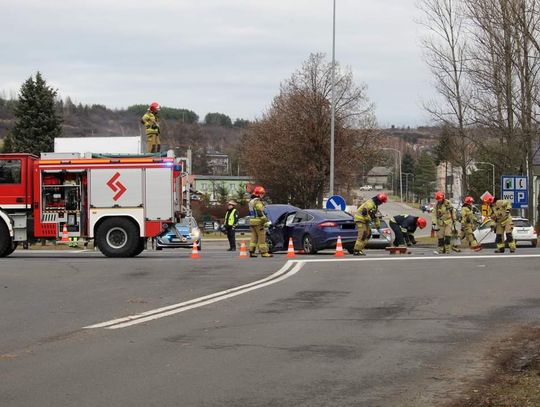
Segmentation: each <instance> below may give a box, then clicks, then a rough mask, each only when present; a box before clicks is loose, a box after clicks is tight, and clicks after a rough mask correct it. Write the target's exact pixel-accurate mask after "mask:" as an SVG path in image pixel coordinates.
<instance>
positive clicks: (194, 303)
mask: <svg viewBox="0 0 540 407" xmlns="http://www.w3.org/2000/svg"><path fill="white" fill-rule="evenodd" d="M538 257H540V254H512V255H466V256H463V255H461V256H458V255H454V256H422V257H411V256H397V257H377V258H369V257H363V258H360V259H357V258H353V259H336V258H329V259H313V260H288V261H287V262H286V263H285V264H284V265H283V267H281V268H280V269H279V270H278V271H276V272H275V273H274V274H272V275H270V276H268V277H266V278H263V279H261V280H257V281H254V282H252V283H249V284H245V285H241V286H238V287H234V288H231V289H229V290H225V291H220V292H217V293H213V294H209V295H206V296H203V297H199V298H195V299H193V300H189V301H184V302H180V303H177V304H173V305H169V306H166V307H162V308H157V309H154V310H150V311H146V312H143V313H140V314H135V315H130V316H127V317H124V318H117V319H113V320H110V321H105V322H101V323H98V324H94V325H88V326H85V327H83V329H96V328H105V329H121V328H126V327H129V326H133V325H137V324H142V323H144V322H148V321H152V320H155V319H159V318H163V317H167V316H169V315H174V314H178V313H180V312H185V311H189V310H192V309H195V308H200V307H203V306H205V305H208V304H213V303H215V302H219V301H223V300H226V299H228V298H232V297H236V296H238V295H241V294H245V293H248V292H250V291H254V290H258V289H259V288H263V287H267V286H269V285H272V284H276V283H279V282H280V281H283V280H285V279H287V278H289V277H291V276H293V275H295V274H296V273H298V272H299V271H300V270H301V269H302V267H303V266H304V264H306V263H329V262H366V261H367V262H371V261H408V260H431V261H433V260H464V259H501V258H502V259H507V260H512V259H523V258H538ZM291 266H293V267H292V268H291Z"/></svg>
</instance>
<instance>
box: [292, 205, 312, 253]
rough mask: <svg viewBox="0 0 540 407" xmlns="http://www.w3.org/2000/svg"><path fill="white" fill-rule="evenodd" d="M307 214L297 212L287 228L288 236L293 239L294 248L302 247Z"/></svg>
mask: <svg viewBox="0 0 540 407" xmlns="http://www.w3.org/2000/svg"><path fill="white" fill-rule="evenodd" d="M307 219H308V214H307V213H306V212H304V211H298V212H296V213H295V215H294V218H293V219H292V222H291V224H290V227H289V236H291V237H292V238H293V242H294V247H295V248H300V247H302V237H304V234H305V231H306V221H307Z"/></svg>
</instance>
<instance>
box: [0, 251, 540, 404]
mask: <svg viewBox="0 0 540 407" xmlns="http://www.w3.org/2000/svg"><path fill="white" fill-rule="evenodd" d="M224 249H225V243H224V242H220V243H205V250H204V251H203V252H202V253H201V255H202V258H200V259H190V258H189V250H183V251H164V252H144V253H143V255H142V256H141V257H140V258H135V259H107V258H104V257H103V256H101V255H100V254H99V253H96V252H84V251H80V252H71V253H70V254H68V253H65V252H61V253H58V252H38V251H36V252H20V251H17V252H15V254H14V255H13V256H12V257H9V258H5V259H0V405H1V406H2V407H12V406H24V407H28V406H51V407H52V406H54V407H59V406H78V407H85V406H130V407H131V406H145V407H148V406H160V407H164V406H205V407H213V406H310V407H312V406H353V405H354V406H422V405H426V406H429V405H441V400H446V398H447V396H448V391H449V389H452V388H453V386H456V385H458V384H459V381H460V379H461V378H462V377H463V375H469V374H472V373H473V372H474V369H475V368H476V367H477V366H478V364H479V363H481V355H482V350H483V349H484V346H485V344H486V343H487V342H486V341H488V340H489V338H491V337H492V336H493V335H495V334H498V333H500V332H501V331H502V332H504V330H505V329H508V328H509V327H510V326H513V325H515V324H522V323H538V322H539V319H540V312H539V311H540V298H539V294H538V293H539V292H540V279H539V278H538V274H539V272H540V267H539V266H538V264H539V259H540V251H538V250H537V249H525V248H523V249H519V250H518V252H517V253H516V254H513V255H510V254H505V255H495V254H493V253H492V251H491V250H486V251H484V252H481V253H480V254H469V253H465V254H461V255H459V256H458V255H453V256H438V257H437V256H435V255H433V254H432V252H431V251H430V250H429V249H422V248H415V249H413V254H411V255H403V256H397V257H396V256H390V255H387V254H386V252H384V251H375V250H371V251H368V256H367V257H365V258H360V259H357V258H353V257H351V256H346V257H345V258H343V259H337V258H335V257H334V256H333V255H332V253H331V252H327V253H324V252H323V253H321V254H318V255H315V256H297V257H296V258H294V259H292V260H291V261H287V260H288V259H287V257H286V255H284V254H281V255H277V256H276V257H274V258H272V259H262V258H258V259H245V260H240V259H238V257H237V253H236V254H231V253H228V252H225V251H224Z"/></svg>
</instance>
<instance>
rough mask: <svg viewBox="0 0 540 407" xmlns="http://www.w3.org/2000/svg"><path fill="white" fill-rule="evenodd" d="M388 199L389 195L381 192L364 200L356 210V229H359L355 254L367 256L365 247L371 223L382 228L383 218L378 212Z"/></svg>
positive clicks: (369, 235)
mask: <svg viewBox="0 0 540 407" xmlns="http://www.w3.org/2000/svg"><path fill="white" fill-rule="evenodd" d="M387 200H388V196H387V195H386V194H385V193H384V192H381V193H380V194H378V195H377V196H374V197H373V198H371V199H368V200H366V201H364V202H363V203H362V204H361V205H360V206H359V207H358V210H357V211H356V214H355V215H354V222H355V224H356V229H357V230H358V236H357V238H356V243H355V245H354V251H353V255H354V256H365V255H366V254H365V253H364V249H365V247H366V245H367V242H368V240H369V238H370V237H371V225H370V223H371V222H373V224H374V225H375V228H376V229H380V228H381V218H380V216H379V214H378V212H379V205H381V204H383V203H385V202H386V201H387Z"/></svg>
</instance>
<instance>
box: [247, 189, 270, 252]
mask: <svg viewBox="0 0 540 407" xmlns="http://www.w3.org/2000/svg"><path fill="white" fill-rule="evenodd" d="M265 193H266V191H265V190H264V188H263V187H261V186H256V187H255V188H254V189H253V193H252V195H251V200H250V201H249V217H250V218H249V229H250V230H251V239H250V241H249V257H257V253H256V251H257V247H258V248H259V252H260V253H261V257H272V254H271V253H269V252H268V245H267V244H266V228H267V227H269V226H270V225H271V224H272V223H271V222H270V220H269V219H268V218H267V217H266V213H265V206H264V202H263V200H262V197H263V196H264V194H265Z"/></svg>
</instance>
